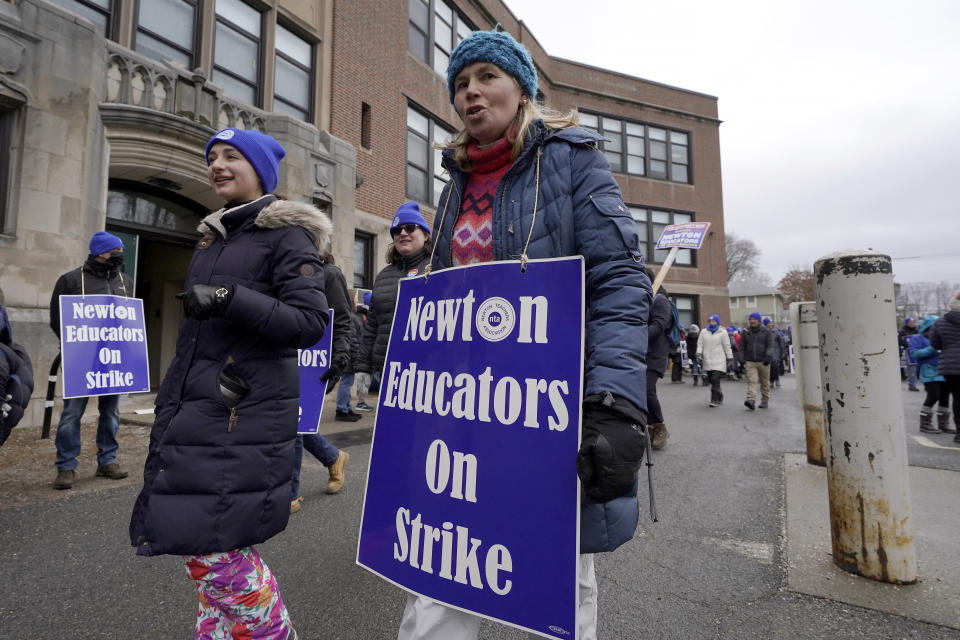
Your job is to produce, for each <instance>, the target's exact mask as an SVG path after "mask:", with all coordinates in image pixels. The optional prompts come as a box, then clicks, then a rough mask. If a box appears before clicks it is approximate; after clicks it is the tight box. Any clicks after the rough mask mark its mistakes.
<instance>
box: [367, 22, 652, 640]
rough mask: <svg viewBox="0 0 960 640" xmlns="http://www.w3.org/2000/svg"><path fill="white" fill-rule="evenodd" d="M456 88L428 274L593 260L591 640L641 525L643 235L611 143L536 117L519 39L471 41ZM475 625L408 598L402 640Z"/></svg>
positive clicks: (585, 496)
mask: <svg viewBox="0 0 960 640" xmlns="http://www.w3.org/2000/svg"><path fill="white" fill-rule="evenodd" d="M447 89H448V91H449V94H450V102H451V103H452V104H453V106H454V108H455V109H456V111H457V115H459V116H460V119H461V121H462V122H463V128H462V130H461V131H460V132H459V133H458V134H457V135H456V136H455V137H454V139H453V140H452V141H451V142H450V144H449V145H448V146H447V148H446V149H444V151H443V167H444V168H445V169H446V170H447V171H449V173H450V181H449V183H448V184H447V186H446V187H445V188H444V190H443V193H441V195H440V200H439V207H438V211H437V213H436V216H435V218H434V229H433V233H432V234H431V239H432V241H433V248H432V250H431V251H430V262H429V264H430V268H431V269H445V268H448V267H454V266H462V265H470V264H476V263H481V262H490V261H494V260H517V259H519V260H521V261H524V260H526V259H528V258H529V259H541V258H544V259H546V258H561V257H566V256H578V255H579V256H583V257H584V262H585V265H586V267H585V268H586V289H585V294H586V300H585V302H586V307H587V309H586V310H585V311H586V314H585V315H586V317H587V318H589V319H588V320H587V324H586V333H585V336H586V337H585V340H586V345H585V347H586V348H585V353H586V363H585V367H584V370H585V378H584V396H583V398H582V416H583V420H582V424H583V427H582V438H581V447H580V451H579V453H578V456H577V460H576V463H575V464H574V463H573V461H572V460H571V464H570V470H569V473H571V474H573V473H577V474H578V475H579V477H580V479H581V481H582V494H581V498H580V505H581V515H580V522H581V526H580V556H579V562H580V567H579V572H578V575H579V585H578V592H579V602H578V609H577V626H578V627H579V637H580V638H581V639H582V640H591V639H595V638H596V637H597V580H596V574H595V571H594V554H595V553H599V552H610V551H613V550H614V549H616V548H618V547H619V546H620V545H622V544H623V543H625V542H626V541H628V540H630V539H631V538H632V537H633V534H634V531H635V530H636V527H637V524H638V521H639V505H638V501H637V474H636V472H637V469H639V466H640V462H641V459H642V457H643V451H644V448H645V445H646V438H647V433H646V424H647V413H646V412H647V403H646V391H645V390H646V375H647V370H646V364H645V363H646V355H647V348H646V347H647V317H648V315H649V312H650V304H651V298H652V295H651V287H650V280H649V279H648V278H647V276H646V274H645V273H644V271H643V256H642V255H641V253H640V249H639V247H640V241H639V236H638V235H637V230H636V226H635V225H634V222H633V219H632V218H631V216H630V213H629V210H628V209H627V207H626V205H625V204H624V203H623V197H622V195H621V193H620V189H619V187H618V186H617V183H616V181H615V180H614V178H613V176H612V175H611V173H610V165H609V163H608V162H607V160H606V158H605V157H604V155H603V154H602V153H601V152H600V151H599V150H598V148H597V145H598V143H599V142H600V141H601V140H602V138H601V137H600V136H599V135H597V134H596V133H594V132H591V131H586V130H584V129H580V128H579V127H577V126H576V113H575V112H574V113H570V114H567V115H562V114H558V113H554V112H550V111H546V110H544V109H541V108H540V107H538V106H537V99H538V97H539V90H538V82H537V70H536V67H535V66H534V63H533V60H532V58H531V57H530V54H529V52H528V51H527V50H526V48H524V46H523V45H522V44H520V43H518V42H517V41H516V40H514V39H513V38H512V37H511V36H510V34H508V33H506V32H498V31H478V32H474V33H472V34H470V35H469V36H468V37H466V38H465V39H464V40H463V41H462V42H461V43H460V44H459V45H458V46H457V48H456V49H455V50H454V51H453V54H452V55H451V57H450V63H449V65H448V67H447ZM376 299H377V294H376V293H375V294H374V304H376ZM518 489H519V488H518ZM520 490H522V489H520ZM571 604H572V603H571ZM479 626H480V618H479V617H477V616H473V615H470V614H467V613H463V612H461V611H457V610H454V609H451V608H448V607H445V606H443V605H440V604H437V603H435V602H433V601H431V600H428V599H426V598H418V597H415V596H410V597H409V598H408V600H407V605H406V608H405V610H404V613H403V618H402V620H401V622H400V630H399V633H398V640H473V639H475V638H476V637H477V633H478V630H479ZM571 635H572V634H571Z"/></svg>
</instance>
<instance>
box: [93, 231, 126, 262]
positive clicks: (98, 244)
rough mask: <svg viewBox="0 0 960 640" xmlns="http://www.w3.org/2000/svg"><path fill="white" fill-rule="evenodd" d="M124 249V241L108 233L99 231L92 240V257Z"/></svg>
mask: <svg viewBox="0 0 960 640" xmlns="http://www.w3.org/2000/svg"><path fill="white" fill-rule="evenodd" d="M122 248H123V240H121V239H120V238H118V237H117V236H115V235H113V234H112V233H107V232H106V231H97V232H96V233H95V234H93V237H92V238H90V255H94V256H98V255H100V254H101V253H106V252H107V251H112V250H114V249H122Z"/></svg>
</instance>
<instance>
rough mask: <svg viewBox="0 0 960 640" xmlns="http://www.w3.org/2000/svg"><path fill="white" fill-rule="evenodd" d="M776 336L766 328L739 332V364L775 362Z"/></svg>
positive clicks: (760, 327) (747, 329)
mask: <svg viewBox="0 0 960 640" xmlns="http://www.w3.org/2000/svg"><path fill="white" fill-rule="evenodd" d="M775 354H776V336H774V335H773V332H772V331H770V330H769V329H767V328H766V327H762V326H758V327H747V328H746V329H744V330H743V331H741V332H740V355H739V358H740V362H763V363H766V364H770V363H771V362H773V361H774V360H775Z"/></svg>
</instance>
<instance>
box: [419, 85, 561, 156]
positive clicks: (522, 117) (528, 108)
mask: <svg viewBox="0 0 960 640" xmlns="http://www.w3.org/2000/svg"><path fill="white" fill-rule="evenodd" d="M511 77H513V76H511ZM513 81H514V82H516V78H514V80H513ZM518 86H519V85H518ZM524 97H526V100H524V101H521V102H520V106H519V107H518V108H517V115H516V117H515V118H514V119H513V120H511V121H510V124H509V125H507V131H506V135H507V138H508V139H510V141H511V142H512V143H513V148H512V149H511V150H510V159H511V160H516V159H517V157H518V156H519V155H520V153H521V152H522V151H523V146H524V144H525V143H526V140H527V135H528V133H529V131H530V125H531V124H532V123H533V121H534V120H537V119H540V120H543V123H544V124H545V125H547V127H548V128H550V129H566V128H567V127H575V126H577V124H578V120H577V110H576V109H572V110H570V111H568V112H567V113H560V112H559V111H554V110H553V109H550V108H548V107H540V106H538V105H537V104H536V103H535V102H534V101H533V100H531V99H530V98H529V96H524ZM513 131H516V132H517V133H516V137H515V138H512V139H511V138H510V134H511V132H513ZM473 142H474V140H473V138H471V137H470V135H469V134H468V133H467V130H466V129H461V130H460V132H459V133H457V135H456V136H454V138H453V139H452V140H451V141H450V142H448V143H446V144H442V145H437V148H439V149H453V160H454V162H456V163H457V166H459V167H460V169H461V170H462V171H464V172H466V173H470V172H471V171H473V166H472V165H471V163H470V157H469V156H468V155H467V147H469V146H470V145H471V144H473Z"/></svg>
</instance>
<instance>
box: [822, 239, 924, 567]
mask: <svg viewBox="0 0 960 640" xmlns="http://www.w3.org/2000/svg"><path fill="white" fill-rule="evenodd" d="M813 270H814V274H815V275H816V278H817V326H818V327H819V334H820V367H821V378H822V383H823V400H824V406H825V408H826V418H827V420H826V428H827V451H828V456H827V486H828V489H829V494H830V532H831V538H832V542H833V561H834V563H836V565H837V566H839V567H841V568H842V569H845V570H846V571H849V572H851V573H856V574H859V575H862V576H864V577H867V578H872V579H874V580H880V581H882V582H890V583H897V584H907V583H913V582H916V580H917V559H916V550H915V548H914V533H913V519H912V517H911V513H910V489H909V483H908V476H907V442H906V435H905V433H904V425H903V400H902V398H901V394H900V375H899V368H900V367H899V363H898V360H897V327H896V320H895V318H896V310H895V308H894V295H893V275H892V273H893V269H892V263H891V260H890V257H889V256H886V255H883V254H880V253H876V252H873V251H845V252H841V253H835V254H831V255H829V256H825V257H823V258H821V259H820V260H818V261H817V262H816V264H815V265H814V269H813Z"/></svg>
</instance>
